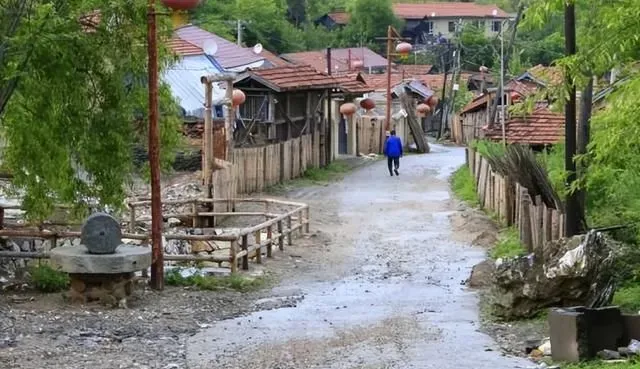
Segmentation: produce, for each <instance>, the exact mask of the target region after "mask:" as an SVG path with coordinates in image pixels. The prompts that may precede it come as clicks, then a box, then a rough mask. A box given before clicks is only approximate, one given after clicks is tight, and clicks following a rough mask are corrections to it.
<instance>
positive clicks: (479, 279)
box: [467, 259, 495, 288]
mask: <svg viewBox="0 0 640 369" xmlns="http://www.w3.org/2000/svg"><path fill="white" fill-rule="evenodd" d="M494 270H495V263H494V262H493V260H490V259H487V260H485V261H483V262H481V263H480V264H476V265H475V266H474V267H473V269H472V270H471V276H470V277H469V280H468V281H467V285H468V286H469V287H473V288H478V287H487V286H489V285H490V284H491V278H492V277H493V271H494Z"/></svg>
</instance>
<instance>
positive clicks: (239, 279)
mask: <svg viewBox="0 0 640 369" xmlns="http://www.w3.org/2000/svg"><path fill="white" fill-rule="evenodd" d="M165 283H166V284H167V285H168V286H190V287H196V288H198V289H201V290H207V291H219V290H235V291H240V292H250V291H255V290H258V289H260V288H262V287H264V286H265V285H266V284H267V280H266V278H253V277H245V276H242V275H237V274H232V275H230V276H228V277H216V276H208V275H202V274H194V275H191V276H189V277H183V276H182V275H181V274H180V270H179V269H172V270H171V271H169V272H168V273H167V275H166V276H165Z"/></svg>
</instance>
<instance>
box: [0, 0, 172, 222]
mask: <svg viewBox="0 0 640 369" xmlns="http://www.w3.org/2000/svg"><path fill="white" fill-rule="evenodd" d="M29 5H30V8H29V10H28V11H27V12H26V13H24V14H22V15H20V19H18V20H19V21H20V24H19V26H18V28H17V29H16V32H15V34H13V35H11V34H10V35H7V34H3V35H2V36H3V37H2V45H3V47H6V49H4V51H5V54H4V56H3V58H2V59H1V61H2V67H1V68H0V81H2V82H0V83H5V82H4V81H8V80H11V79H13V78H17V79H18V80H19V83H18V84H17V87H16V90H15V93H14V94H13V95H12V97H11V99H10V100H9V102H8V105H7V107H6V109H5V111H4V114H3V115H2V117H1V119H2V130H3V131H2V134H3V136H4V139H5V140H6V145H7V146H6V148H5V152H4V163H3V164H4V165H5V166H6V167H7V168H8V169H9V170H10V171H11V172H12V174H13V175H14V181H13V184H14V186H15V190H16V191H18V192H20V193H22V194H23V195H24V200H23V204H24V206H25V207H26V210H27V216H29V217H30V218H32V219H42V218H44V217H46V216H48V215H49V214H50V213H51V212H52V210H53V206H54V204H57V203H66V204H71V205H74V207H75V209H76V210H78V211H81V212H82V211H86V209H87V205H88V202H89V201H94V200H97V201H98V202H99V204H100V205H101V206H111V207H115V208H120V207H121V206H122V204H123V199H124V197H125V187H124V185H125V183H126V182H127V180H128V179H129V178H130V175H131V173H132V170H133V168H132V163H133V161H132V154H133V150H132V149H133V146H134V145H136V144H137V143H140V142H146V130H147V122H146V111H147V89H146V73H147V72H146V65H147V64H146V63H147V60H146V5H145V4H144V3H141V2H136V1H132V0H110V1H106V0H37V1H31V2H30V3H29ZM11 7H12V3H11V2H10V1H8V2H2V3H0V14H3V15H7V14H11V12H12V8H11ZM95 11H99V13H100V20H99V21H97V20H94V21H95V22H89V21H88V20H87V18H86V17H85V16H86V15H88V14H92V13H93V12H95ZM82 19H84V20H82ZM87 27H88V28H87ZM160 31H161V33H162V37H163V38H164V39H166V37H167V36H168V32H169V31H170V28H169V27H168V25H167V24H166V23H165V22H162V23H161V25H160ZM161 55H162V60H163V64H166V62H167V61H168V59H167V58H168V54H167V53H166V52H165V50H164V49H163V50H161ZM160 108H161V119H160V121H161V130H160V132H161V136H162V137H161V138H162V145H163V146H162V154H163V158H164V164H169V163H170V161H171V159H172V158H173V156H174V155H173V148H174V147H175V146H176V144H177V141H178V139H179V137H180V135H179V133H178V132H179V124H180V122H179V120H178V119H177V114H176V112H177V108H176V104H175V102H174V101H173V100H172V99H171V97H170V94H169V93H168V91H167V89H166V87H163V89H162V93H161V100H160Z"/></svg>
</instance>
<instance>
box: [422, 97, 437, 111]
mask: <svg viewBox="0 0 640 369" xmlns="http://www.w3.org/2000/svg"><path fill="white" fill-rule="evenodd" d="M438 101H439V100H438V96H436V95H431V96H430V97H429V98H428V99H427V101H425V102H426V103H427V104H428V105H429V107H431V108H435V107H436V106H437V105H438Z"/></svg>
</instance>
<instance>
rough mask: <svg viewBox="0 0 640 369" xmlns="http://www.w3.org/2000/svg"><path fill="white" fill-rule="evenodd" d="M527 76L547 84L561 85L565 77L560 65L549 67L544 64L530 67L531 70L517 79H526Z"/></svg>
mask: <svg viewBox="0 0 640 369" xmlns="http://www.w3.org/2000/svg"><path fill="white" fill-rule="evenodd" d="M527 77H533V79H535V80H536V81H539V82H541V83H543V84H545V85H560V84H562V83H563V78H564V77H563V73H562V69H560V68H559V67H547V66H544V65H542V64H538V65H536V66H535V67H531V68H529V70H527V71H526V72H525V73H524V74H523V75H521V76H520V77H518V78H517V79H518V80H525V79H527Z"/></svg>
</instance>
